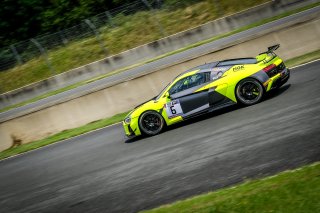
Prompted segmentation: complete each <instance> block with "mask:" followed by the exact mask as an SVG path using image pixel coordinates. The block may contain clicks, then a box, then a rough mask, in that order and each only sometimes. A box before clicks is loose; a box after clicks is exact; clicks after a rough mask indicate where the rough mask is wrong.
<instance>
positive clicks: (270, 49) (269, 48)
mask: <svg viewBox="0 0 320 213" xmlns="http://www.w3.org/2000/svg"><path fill="white" fill-rule="evenodd" d="M279 47H280V44H276V45H273V46H270V47H268V51H266V52H263V53H260V54H259V55H261V54H265V53H273V52H274V51H276V50H277V49H278V48H279Z"/></svg>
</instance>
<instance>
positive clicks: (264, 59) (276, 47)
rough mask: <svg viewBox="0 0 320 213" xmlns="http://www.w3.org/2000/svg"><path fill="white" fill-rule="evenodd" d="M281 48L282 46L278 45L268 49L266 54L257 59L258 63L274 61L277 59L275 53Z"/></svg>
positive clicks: (261, 54)
mask: <svg viewBox="0 0 320 213" xmlns="http://www.w3.org/2000/svg"><path fill="white" fill-rule="evenodd" d="M279 47H280V44H276V45H273V46H270V47H268V50H267V51H266V52H263V53H260V54H259V55H258V56H257V57H256V59H257V61H258V62H260V61H264V63H268V62H269V61H271V60H272V59H274V58H275V57H277V54H275V53H274V51H275V50H277V49H278V48H279ZM268 56H269V57H268ZM270 56H271V57H270ZM266 58H268V59H266Z"/></svg>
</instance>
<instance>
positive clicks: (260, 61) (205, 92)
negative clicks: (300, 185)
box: [123, 44, 290, 138]
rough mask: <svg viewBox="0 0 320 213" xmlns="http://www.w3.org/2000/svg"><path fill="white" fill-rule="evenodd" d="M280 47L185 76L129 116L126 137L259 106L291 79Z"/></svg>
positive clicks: (224, 62)
mask: <svg viewBox="0 0 320 213" xmlns="http://www.w3.org/2000/svg"><path fill="white" fill-rule="evenodd" d="M279 47H280V45H279V44H277V45H274V46H271V47H268V50H267V51H266V52H263V53H261V54H259V55H258V56H256V57H255V58H237V59H229V60H224V61H217V62H211V63H207V64H204V65H201V66H198V67H195V68H192V69H190V70H187V71H185V72H183V73H181V74H180V75H179V76H177V77H176V78H175V79H174V80H173V81H172V82H171V83H169V84H168V85H167V86H166V87H165V88H164V89H163V90H162V91H161V92H160V94H159V95H158V96H156V97H154V98H153V99H151V100H149V101H148V102H146V103H143V104H141V105H140V106H138V107H136V108H135V109H134V110H132V111H131V112H130V113H129V114H128V115H127V116H126V117H125V119H124V121H123V127H124V131H125V134H126V136H128V137H129V138H131V137H134V136H138V135H141V134H143V135H148V136H152V135H156V134H158V133H160V132H161V131H162V130H163V128H164V127H165V126H170V125H172V124H175V123H177V122H181V121H184V120H186V119H189V118H192V117H195V116H198V115H201V114H204V113H209V112H212V111H214V110H218V109H221V108H223V107H227V106H230V105H233V104H242V105H247V106H249V105H253V104H256V103H259V102H260V101H261V100H262V98H263V96H264V95H265V94H266V93H267V92H269V91H270V90H272V89H276V88H279V87H281V86H282V85H283V84H284V83H286V82H287V81H288V79H289V77H290V71H289V69H288V68H287V67H286V66H285V64H284V62H283V60H282V59H281V58H279V57H278V56H277V55H276V54H275V53H274V51H275V50H276V49H278V48H279Z"/></svg>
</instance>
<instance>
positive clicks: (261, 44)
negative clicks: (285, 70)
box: [0, 18, 320, 150]
mask: <svg viewBox="0 0 320 213" xmlns="http://www.w3.org/2000/svg"><path fill="white" fill-rule="evenodd" d="M319 38H320V19H319V18H318V19H315V20H313V21H309V22H305V23H299V24H295V25H294V26H291V27H289V28H284V29H278V30H276V31H274V32H270V33H268V34H264V35H260V36H258V37H255V38H251V40H245V41H238V44H237V45H235V44H230V45H229V46H228V47H225V48H223V49H221V50H218V51H214V52H211V53H208V54H206V55H203V56H200V57H197V58H193V59H190V60H188V61H185V62H181V63H178V64H175V65H172V66H170V67H166V68H163V69H160V70H158V71H156V72H153V73H151V74H148V75H144V76H141V77H138V78H135V79H133V80H131V81H126V82H122V83H120V84H117V85H114V86H111V87H108V88H105V89H103V90H100V91H97V92H94V93H91V94H88V95H85V96H82V97H79V98H76V99H73V100H70V101H67V102H64V103H61V104H58V105H55V106H51V107H48V108H45V109H42V110H39V111H36V112H33V113H31V114H27V115H24V116H21V117H18V118H15V119H12V120H8V121H5V122H3V123H1V124H0V150H4V149H6V148H8V147H10V146H11V145H12V143H13V140H12V136H14V137H15V138H18V139H21V140H22V143H28V142H30V141H34V140H38V139H41V138H44V137H46V136H49V135H52V134H55V133H58V132H61V131H63V130H66V129H70V128H75V127H79V126H82V125H84V124H87V123H90V122H92V121H95V120H99V119H102V118H106V117H110V116H112V115H114V114H117V113H120V112H124V111H128V110H130V109H132V108H133V107H134V106H136V105H137V104H139V103H141V102H143V101H145V100H147V99H149V98H151V97H154V96H155V95H156V94H157V93H158V92H159V91H160V90H161V89H162V88H163V87H164V86H165V85H166V84H167V83H168V82H170V81H171V80H172V78H174V77H175V76H176V75H178V74H179V73H181V72H183V71H185V70H186V69H189V68H190V67H194V66H196V65H199V64H203V63H205V62H210V61H216V60H222V59H227V58H233V57H252V56H255V55H256V54H258V53H260V52H261V51H263V50H265V49H266V47H268V46H270V45H272V44H274V43H280V44H281V48H280V49H279V50H277V53H278V54H279V55H280V56H281V57H282V58H283V59H288V58H292V57H296V56H299V55H302V54H304V53H306V52H311V51H315V50H319V49H320V39H319ZM146 88H147V89H146Z"/></svg>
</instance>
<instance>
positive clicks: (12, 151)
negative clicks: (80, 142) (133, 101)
mask: <svg viewBox="0 0 320 213" xmlns="http://www.w3.org/2000/svg"><path fill="white" fill-rule="evenodd" d="M127 114H128V112H124V113H120V114H117V115H114V116H112V117H110V118H106V119H102V120H98V121H94V122H91V123H88V124H86V125H84V126H81V127H78V128H74V129H68V130H64V131H62V132H60V133H57V134H55V135H52V136H49V137H47V138H45V139H42V140H38V141H34V142H31V143H27V144H22V145H20V146H17V147H14V148H9V149H7V150H4V151H2V152H0V159H4V158H8V157H10V156H13V155H17V154H21V153H24V152H27V151H31V150H34V149H37V148H39V147H43V146H46V145H49V144H52V143H55V142H57V141H62V140H65V139H68V138H71V137H74V136H77V135H81V134H84V133H86V132H90V131H93V130H96V129H99V128H102V127H105V126H109V125H111V124H114V123H117V122H120V121H122V120H123V119H124V117H125V116H126V115H127Z"/></svg>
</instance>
